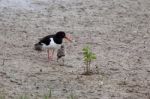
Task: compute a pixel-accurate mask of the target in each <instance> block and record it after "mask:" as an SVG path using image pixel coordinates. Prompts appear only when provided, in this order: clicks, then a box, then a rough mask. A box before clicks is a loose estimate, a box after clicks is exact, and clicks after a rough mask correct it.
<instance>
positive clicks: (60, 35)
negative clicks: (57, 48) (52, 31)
mask: <svg viewBox="0 0 150 99" xmlns="http://www.w3.org/2000/svg"><path fill="white" fill-rule="evenodd" d="M55 36H56V37H57V38H65V37H66V34H65V32H63V31H59V32H57V33H56V35H55Z"/></svg>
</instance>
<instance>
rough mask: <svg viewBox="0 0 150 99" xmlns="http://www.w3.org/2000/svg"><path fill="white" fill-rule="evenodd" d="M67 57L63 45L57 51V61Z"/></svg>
mask: <svg viewBox="0 0 150 99" xmlns="http://www.w3.org/2000/svg"><path fill="white" fill-rule="evenodd" d="M64 56H65V47H64V45H61V47H60V49H58V50H57V61H58V60H59V59H60V58H62V57H64Z"/></svg>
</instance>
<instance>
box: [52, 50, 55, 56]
mask: <svg viewBox="0 0 150 99" xmlns="http://www.w3.org/2000/svg"><path fill="white" fill-rule="evenodd" d="M54 51H55V50H54V49H52V58H53V56H54Z"/></svg>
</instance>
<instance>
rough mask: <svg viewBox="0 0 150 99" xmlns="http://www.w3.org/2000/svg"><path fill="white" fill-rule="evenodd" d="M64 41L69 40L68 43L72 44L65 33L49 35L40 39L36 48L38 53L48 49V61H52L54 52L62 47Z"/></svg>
mask: <svg viewBox="0 0 150 99" xmlns="http://www.w3.org/2000/svg"><path fill="white" fill-rule="evenodd" d="M63 39H67V40H68V41H70V42H72V40H71V39H70V38H69V37H68V36H67V35H66V33H65V32H63V31H59V32H57V33H56V34H53V35H48V36H45V37H43V38H42V39H40V41H39V42H38V43H36V44H35V46H34V48H35V50H37V51H42V50H43V49H47V53H48V59H49V60H51V59H52V58H53V55H54V50H55V49H58V48H60V47H61V45H62V43H63Z"/></svg>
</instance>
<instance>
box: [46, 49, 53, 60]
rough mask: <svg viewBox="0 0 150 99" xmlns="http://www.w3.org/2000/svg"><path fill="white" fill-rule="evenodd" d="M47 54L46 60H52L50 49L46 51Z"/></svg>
mask: <svg viewBox="0 0 150 99" xmlns="http://www.w3.org/2000/svg"><path fill="white" fill-rule="evenodd" d="M47 53H48V60H51V59H52V56H51V54H52V53H51V50H50V49H48V50H47Z"/></svg>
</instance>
